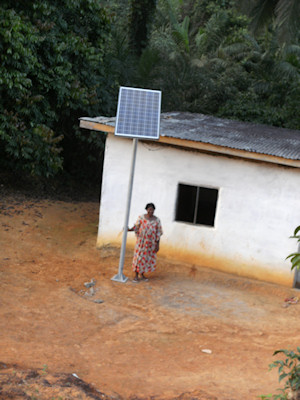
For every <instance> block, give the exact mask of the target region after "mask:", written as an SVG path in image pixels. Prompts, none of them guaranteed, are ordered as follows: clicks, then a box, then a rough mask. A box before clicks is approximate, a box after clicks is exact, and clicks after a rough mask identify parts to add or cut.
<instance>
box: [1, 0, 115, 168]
mask: <svg viewBox="0 0 300 400" xmlns="http://www.w3.org/2000/svg"><path fill="white" fill-rule="evenodd" d="M109 29H110V23H109V20H108V18H107V15H106V13H105V11H104V10H103V9H102V8H101V7H100V5H99V2H98V1H96V0H63V1H45V0H42V1H20V2H11V1H5V0H3V1H2V2H1V6H0V46H1V47H0V50H1V51H0V61H1V62H0V107H1V114H0V115H1V117H0V157H1V161H2V167H3V166H4V167H5V168H17V169H18V168H19V169H23V170H25V171H28V172H29V173H31V174H33V175H41V176H51V175H53V174H55V173H57V172H58V171H59V170H61V169H62V168H63V160H65V164H64V166H65V169H68V168H71V169H72V166H73V165H72V164H74V165H75V164H76V159H77V162H78V159H80V157H81V156H82V155H84V156H85V157H86V156H87V155H89V156H90V157H92V156H94V157H99V150H98V151H97V148H98V149H99V148H100V147H101V143H102V142H101V139H100V136H99V138H95V137H93V136H89V137H88V138H87V139H86V138H85V136H84V134H83V133H80V131H79V129H78V117H80V116H84V115H98V114H101V113H109V112H111V107H112V103H111V98H112V96H109V93H110V90H112V89H111V87H113V82H112V81H110V79H109V72H108V71H107V70H106V68H105V65H104V61H103V56H104V52H105V45H106V41H107V40H108V35H109ZM95 149H96V151H95ZM84 150H89V154H87V151H85V152H84ZM80 153H81V154H80ZM88 162H89V160H88V159H87V160H86V163H88ZM3 164H4V165H3ZM79 164H80V163H79ZM73 169H74V168H73Z"/></svg>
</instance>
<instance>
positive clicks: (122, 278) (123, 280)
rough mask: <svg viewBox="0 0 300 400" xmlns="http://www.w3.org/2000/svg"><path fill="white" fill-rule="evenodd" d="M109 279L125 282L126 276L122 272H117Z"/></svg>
mask: <svg viewBox="0 0 300 400" xmlns="http://www.w3.org/2000/svg"><path fill="white" fill-rule="evenodd" d="M111 280H112V281H115V282H121V283H125V282H127V280H128V278H127V277H126V276H125V275H124V274H122V273H121V274H120V273H118V274H117V275H115V276H114V277H113V278H111Z"/></svg>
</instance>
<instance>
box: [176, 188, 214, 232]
mask: <svg viewBox="0 0 300 400" xmlns="http://www.w3.org/2000/svg"><path fill="white" fill-rule="evenodd" d="M217 200H218V190H217V189H211V188H205V187H201V186H191V185H185V184H183V183H180V184H179V185H178V193H177V205H176V216H175V221H181V222H190V223H192V224H197V225H207V226H214V224H215V215H216V208H217Z"/></svg>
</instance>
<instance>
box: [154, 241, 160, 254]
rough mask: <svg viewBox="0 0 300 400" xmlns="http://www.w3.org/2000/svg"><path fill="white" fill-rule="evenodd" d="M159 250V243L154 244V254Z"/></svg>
mask: <svg viewBox="0 0 300 400" xmlns="http://www.w3.org/2000/svg"><path fill="white" fill-rule="evenodd" d="M158 250H159V241H158V242H156V243H155V250H154V251H155V253H157V252H158Z"/></svg>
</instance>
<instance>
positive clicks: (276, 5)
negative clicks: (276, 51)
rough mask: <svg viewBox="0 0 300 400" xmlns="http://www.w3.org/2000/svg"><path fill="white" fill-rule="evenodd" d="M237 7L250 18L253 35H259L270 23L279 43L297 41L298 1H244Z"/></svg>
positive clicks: (299, 13)
mask: <svg viewBox="0 0 300 400" xmlns="http://www.w3.org/2000/svg"><path fill="white" fill-rule="evenodd" d="M237 5H239V7H240V8H241V9H242V10H243V11H244V12H247V13H248V14H249V15H250V16H251V17H252V22H251V28H252V29H253V31H254V32H255V33H260V32H261V31H262V29H264V28H265V27H268V25H269V24H270V23H271V24H274V27H275V29H276V31H277V32H278V38H279V42H280V43H291V42H295V40H299V28H300V2H299V0H252V1H246V0H244V1H241V2H240V1H237Z"/></svg>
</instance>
